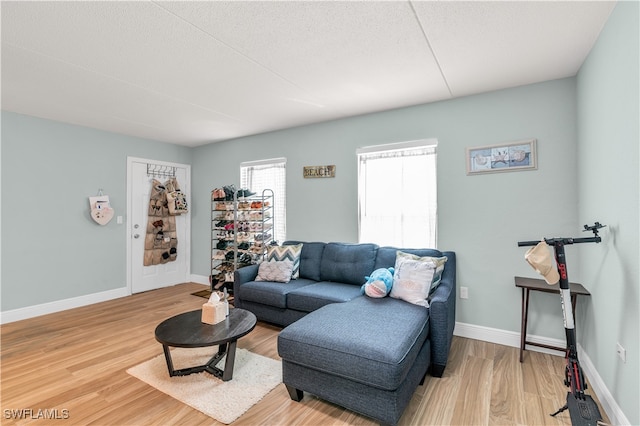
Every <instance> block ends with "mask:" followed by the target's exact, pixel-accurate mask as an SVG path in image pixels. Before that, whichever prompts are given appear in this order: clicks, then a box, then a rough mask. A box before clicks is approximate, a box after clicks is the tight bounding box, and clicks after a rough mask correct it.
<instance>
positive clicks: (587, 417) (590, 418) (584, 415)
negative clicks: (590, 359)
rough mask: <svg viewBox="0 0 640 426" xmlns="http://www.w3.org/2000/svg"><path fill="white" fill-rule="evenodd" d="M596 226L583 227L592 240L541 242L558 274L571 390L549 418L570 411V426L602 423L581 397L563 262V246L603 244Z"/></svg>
mask: <svg viewBox="0 0 640 426" xmlns="http://www.w3.org/2000/svg"><path fill="white" fill-rule="evenodd" d="M605 226H606V225H601V224H600V223H599V222H596V223H595V224H594V225H592V226H588V225H584V230H583V232H584V231H592V232H593V237H587V238H545V239H544V241H545V242H546V243H547V244H548V245H550V246H552V247H553V248H554V252H555V258H556V264H557V266H558V274H559V275H560V298H561V303H562V315H563V318H564V328H565V333H566V338H567V351H566V355H565V358H566V360H567V366H566V368H565V379H564V384H565V386H568V387H569V388H570V390H571V391H570V392H568V393H567V403H566V404H565V405H564V406H563V407H561V408H559V409H558V410H557V411H556V412H555V413H553V414H551V416H552V417H555V416H556V415H557V414H558V413H561V412H563V411H565V410H569V415H570V416H571V424H572V425H573V426H596V425H598V424H600V422H601V421H602V415H601V414H600V410H599V409H598V405H597V404H596V402H595V401H594V400H593V398H592V397H591V396H590V395H587V394H585V393H584V391H585V390H586V389H587V383H586V381H585V380H584V375H583V374H582V368H581V367H580V363H579V361H578V350H577V344H576V331H575V324H574V321H573V315H572V311H573V308H572V306H571V291H570V289H569V278H568V274H567V260H566V258H565V253H564V246H565V245H567V244H579V243H599V242H601V241H602V239H601V238H600V236H599V235H598V230H599V229H600V228H603V227H605ZM538 243H540V241H519V242H518V247H523V246H536V245H538Z"/></svg>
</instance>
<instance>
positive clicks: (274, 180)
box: [240, 158, 287, 243]
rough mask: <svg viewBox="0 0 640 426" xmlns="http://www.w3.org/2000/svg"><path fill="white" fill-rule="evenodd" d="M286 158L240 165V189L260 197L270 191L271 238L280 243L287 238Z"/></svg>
mask: <svg viewBox="0 0 640 426" xmlns="http://www.w3.org/2000/svg"><path fill="white" fill-rule="evenodd" d="M286 166H287V160H286V158H273V159H268V160H260V161H248V162H243V163H241V164H240V187H241V188H248V189H250V190H251V191H252V192H255V193H256V196H260V195H262V191H263V190H265V189H271V190H272V191H273V197H274V209H273V219H274V228H273V238H274V240H275V241H278V242H279V243H282V242H284V241H285V240H286V237H287V191H286V190H287V187H286V177H287V173H286Z"/></svg>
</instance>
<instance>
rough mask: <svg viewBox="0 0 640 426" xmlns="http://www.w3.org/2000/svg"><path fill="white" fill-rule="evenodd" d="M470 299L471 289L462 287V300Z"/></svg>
mask: <svg viewBox="0 0 640 426" xmlns="http://www.w3.org/2000/svg"><path fill="white" fill-rule="evenodd" d="M468 298H469V288H468V287H460V299H468Z"/></svg>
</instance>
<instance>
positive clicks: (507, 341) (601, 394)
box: [453, 322, 631, 425]
mask: <svg viewBox="0 0 640 426" xmlns="http://www.w3.org/2000/svg"><path fill="white" fill-rule="evenodd" d="M453 334H454V335H456V336H460V337H466V338H468V339H475V340H482V341H484V342H490V343H496V344H499V345H504V346H512V347H515V348H519V347H520V333H517V332H513V331H506V330H500V329H497V328H490V327H482V326H479V325H473V324H465V323H460V322H456V326H455V329H454V330H453ZM527 340H528V341H530V342H534V343H541V344H544V345H550V346H559V347H563V346H565V345H566V343H565V340H560V339H551V338H548V337H541V336H535V335H533V336H532V335H530V334H528V335H527ZM527 350H530V351H535V352H542V353H548V354H551V355H559V356H564V353H563V352H561V351H555V350H553V349H547V348H542V347H539V346H527ZM578 358H579V359H580V366H581V367H582V372H583V373H584V375H585V376H587V379H589V382H590V383H591V387H592V388H593V389H592V391H593V392H594V393H595V394H596V395H597V397H598V399H599V400H600V403H601V404H602V408H603V409H604V411H605V413H607V416H608V417H609V420H610V421H611V424H614V425H630V424H631V423H630V422H629V419H627V417H626V416H625V415H624V413H623V412H622V410H621V409H620V406H619V405H618V403H617V402H616V400H615V399H614V398H613V395H611V392H609V389H608V388H607V386H606V385H605V383H604V381H603V380H602V377H600V375H599V374H598V371H597V370H596V368H595V366H594V365H593V363H592V362H591V359H590V358H589V356H588V355H587V354H586V352H585V351H584V350H583V349H582V346H580V345H578Z"/></svg>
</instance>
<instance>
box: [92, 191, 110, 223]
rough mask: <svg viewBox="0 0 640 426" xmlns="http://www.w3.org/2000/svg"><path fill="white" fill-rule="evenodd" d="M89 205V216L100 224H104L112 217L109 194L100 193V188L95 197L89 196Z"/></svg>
mask: <svg viewBox="0 0 640 426" xmlns="http://www.w3.org/2000/svg"><path fill="white" fill-rule="evenodd" d="M89 207H90V208H91V218H92V219H93V220H94V221H96V223H98V224H100V225H106V224H107V223H109V221H111V219H113V215H114V212H113V209H112V208H111V203H110V202H109V196H108V195H103V194H102V189H100V190H99V191H98V195H96V196H95V197H89Z"/></svg>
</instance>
